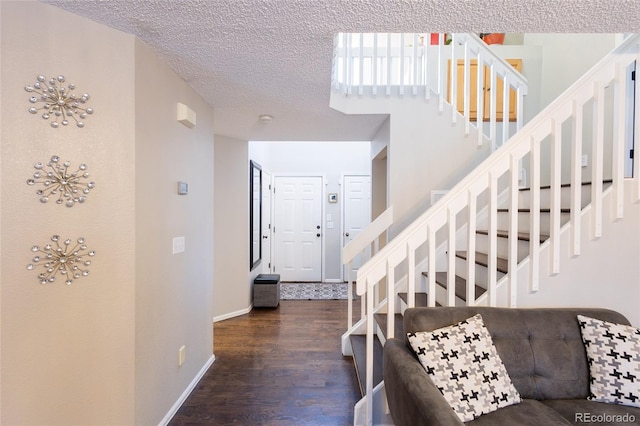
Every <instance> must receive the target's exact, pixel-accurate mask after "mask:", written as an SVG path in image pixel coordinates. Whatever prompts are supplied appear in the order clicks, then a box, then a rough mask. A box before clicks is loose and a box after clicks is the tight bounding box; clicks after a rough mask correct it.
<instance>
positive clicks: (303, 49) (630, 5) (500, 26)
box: [43, 0, 640, 141]
mask: <svg viewBox="0 0 640 426" xmlns="http://www.w3.org/2000/svg"><path fill="white" fill-rule="evenodd" d="M43 2H45V3H50V4H53V5H56V6H58V7H60V8H62V9H65V10H68V11H70V12H73V13H76V14H78V15H81V16H84V17H87V18H90V19H92V20H94V21H97V22H100V23H103V24H106V25H108V26H110V27H113V28H116V29H118V30H121V31H124V32H127V33H130V34H134V35H136V36H137V37H138V38H140V39H141V40H142V41H144V42H145V43H146V44H147V45H148V46H150V47H151V48H152V49H153V50H154V51H155V52H157V54H158V55H159V56H160V57H161V58H162V59H163V60H164V61H165V62H166V63H167V64H169V66H170V67H171V68H172V69H173V70H174V71H175V72H176V73H177V74H178V75H180V76H181V77H182V78H183V79H184V80H185V81H186V82H188V83H189V85H190V86H191V87H193V88H194V89H195V90H196V91H197V92H198V93H199V94H200V95H201V96H202V97H203V98H204V99H205V100H206V101H207V103H209V105H211V106H212V107H214V109H215V128H216V133H219V134H223V135H227V136H233V137H237V138H240V139H244V140H345V141H348V140H370V139H371V137H372V136H373V134H374V133H375V131H376V130H377V128H378V126H379V125H380V124H381V122H382V120H383V118H382V117H379V116H346V115H344V114H342V113H339V112H337V111H334V110H332V109H330V108H329V93H330V73H331V60H332V58H331V56H332V50H333V35H334V34H335V33H337V32H403V31H404V32H437V31H460V32H462V31H477V32H479V31H483V32H485V31H501V32H574V33H578V32H640V31H639V30H640V1H638V0H604V1H603V0H483V1H481V0H422V1H417V0H323V1H321V0H43ZM260 114H271V115H273V116H274V117H275V118H274V120H273V121H272V122H271V123H266V124H265V123H261V122H259V120H258V116H259V115H260Z"/></svg>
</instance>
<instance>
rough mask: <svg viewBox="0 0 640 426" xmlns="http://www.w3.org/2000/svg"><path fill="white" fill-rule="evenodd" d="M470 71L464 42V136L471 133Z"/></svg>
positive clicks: (466, 47) (467, 51)
mask: <svg viewBox="0 0 640 426" xmlns="http://www.w3.org/2000/svg"><path fill="white" fill-rule="evenodd" d="M470 70H471V60H470V58H469V44H468V43H467V42H466V41H465V43H464V76H463V78H464V87H463V88H462V89H463V94H464V96H463V99H464V106H463V108H464V134H465V135H468V134H469V132H470V131H471V127H470V125H469V123H470V121H469V109H470V107H471V105H470V103H471V78H470Z"/></svg>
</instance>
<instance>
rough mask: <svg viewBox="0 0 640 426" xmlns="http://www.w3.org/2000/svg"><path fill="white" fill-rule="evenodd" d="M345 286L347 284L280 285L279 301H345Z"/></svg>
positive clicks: (287, 283)
mask: <svg viewBox="0 0 640 426" xmlns="http://www.w3.org/2000/svg"><path fill="white" fill-rule="evenodd" d="M347 285H348V284H347V283H295V282H294V283H290V282H286V283H280V299H281V300H342V299H345V300H346V299H347Z"/></svg>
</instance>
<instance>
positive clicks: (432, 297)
mask: <svg viewBox="0 0 640 426" xmlns="http://www.w3.org/2000/svg"><path fill="white" fill-rule="evenodd" d="M427 243H428V246H427V247H428V248H427V256H428V261H429V267H428V271H429V272H428V276H427V306H430V307H434V306H436V230H435V229H434V227H433V225H428V226H427Z"/></svg>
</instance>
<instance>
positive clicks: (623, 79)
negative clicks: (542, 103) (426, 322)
mask: <svg viewBox="0 0 640 426" xmlns="http://www.w3.org/2000/svg"><path fill="white" fill-rule="evenodd" d="M454 40H455V36H454ZM465 51H466V50H465ZM467 58H468V56H467ZM454 59H455V56H454ZM639 59H640V36H637V35H636V36H632V37H629V38H628V39H627V40H625V41H624V42H623V43H622V44H621V45H620V46H619V47H617V48H616V49H615V50H614V51H613V52H612V53H611V54H609V55H608V56H606V57H605V58H604V59H603V60H601V61H600V62H599V63H598V64H597V65H596V66H595V67H593V68H592V69H591V70H590V71H588V72H587V73H586V74H585V75H584V76H583V77H582V78H580V79H579V80H578V81H577V82H576V83H575V84H574V85H572V86H571V87H570V88H569V89H568V90H567V91H565V92H564V93H563V94H562V95H561V96H560V97H559V98H558V99H556V100H555V101H554V102H552V103H551V104H550V105H549V106H548V107H546V108H545V109H544V110H543V111H542V112H541V113H540V114H538V115H537V116H536V117H535V118H534V119H532V120H531V121H530V122H529V123H528V124H527V125H525V126H524V127H523V128H522V129H521V131H519V132H518V133H516V134H515V136H513V137H512V138H511V139H510V140H509V143H507V144H504V145H503V146H501V147H500V148H499V149H498V150H497V151H496V152H494V153H493V154H492V155H491V156H490V157H489V158H488V159H487V160H486V161H484V162H483V163H482V164H481V165H480V166H479V167H478V168H476V169H475V170H474V171H473V172H471V173H470V174H469V175H468V176H466V177H465V178H464V179H462V181H460V182H459V183H458V184H457V185H456V186H454V188H452V189H451V190H450V191H449V192H448V193H447V194H446V195H445V196H444V197H443V198H441V199H440V200H439V201H438V202H436V204H435V205H433V206H432V207H431V208H430V209H429V210H427V211H426V212H425V213H423V214H422V215H421V216H420V217H419V218H418V219H417V220H415V221H414V222H413V223H412V224H411V225H410V226H408V227H407V228H406V229H405V230H403V231H402V232H401V233H400V234H398V235H397V236H396V237H395V238H394V239H393V240H392V241H391V242H389V243H388V244H387V245H386V246H385V247H384V248H383V249H382V250H380V252H379V253H378V254H377V255H376V256H374V257H373V258H372V259H371V260H369V261H368V262H367V263H366V264H364V265H362V266H361V267H360V269H359V270H358V272H357V279H356V286H357V287H356V289H357V294H358V295H365V294H366V301H367V317H366V336H367V338H366V340H367V343H366V344H367V351H368V354H367V373H366V387H365V389H366V396H365V398H366V406H367V408H366V413H367V414H366V417H367V423H368V424H371V421H372V420H371V419H372V418H373V417H372V416H373V399H372V398H373V357H372V356H371V355H370V354H372V353H373V342H374V339H373V336H374V334H375V328H376V327H375V320H374V317H373V314H374V309H373V308H374V306H373V302H374V300H373V294H374V292H375V289H376V287H377V286H378V283H380V282H382V281H386V283H387V289H388V293H387V309H388V312H387V315H388V318H389V319H391V318H393V315H394V313H395V312H394V308H393V304H392V303H388V302H389V301H391V300H394V299H395V297H396V292H397V290H396V286H395V283H396V282H397V280H396V277H395V276H394V274H395V271H396V267H398V266H399V265H401V264H403V265H405V266H406V268H405V270H406V274H407V276H406V282H407V286H408V298H407V300H408V305H409V306H413V305H414V300H415V299H414V294H415V286H416V281H417V280H416V267H415V265H416V262H417V261H420V262H425V263H426V264H427V265H428V268H427V269H428V271H429V273H428V278H427V285H426V287H427V288H426V292H427V304H428V306H435V303H436V296H435V295H436V281H435V279H436V274H435V273H433V272H435V270H436V261H435V259H436V247H437V244H436V243H437V242H438V244H440V242H442V238H443V235H444V236H445V237H444V238H445V240H446V241H444V242H445V243H446V244H447V245H448V247H447V248H448V250H447V254H446V257H447V259H446V264H447V283H446V295H445V297H444V298H442V300H439V302H440V303H442V304H444V305H450V306H451V305H454V304H456V296H455V291H454V290H455V276H456V261H455V257H456V244H457V242H456V240H458V241H461V240H462V241H465V245H466V250H467V251H468V257H467V262H466V266H465V268H466V269H467V270H466V271H464V274H466V277H467V280H466V282H467V289H466V303H467V304H468V305H473V304H476V303H477V301H478V299H477V297H476V294H475V286H474V284H475V259H474V254H475V238H476V230H477V227H478V223H477V219H476V218H477V216H478V212H479V211H480V209H481V208H482V207H486V215H487V216H488V219H487V220H486V222H487V225H488V232H487V234H488V241H489V243H488V253H487V270H488V278H487V284H486V287H487V288H486V295H483V303H485V304H487V305H489V306H496V305H497V298H496V295H497V290H498V277H497V272H496V271H497V266H498V265H497V231H498V225H497V223H498V222H497V216H498V208H499V202H498V200H499V198H500V199H502V198H503V197H504V198H505V200H506V201H507V203H508V213H507V214H508V216H509V221H508V252H509V259H510V261H509V262H508V272H507V275H506V277H505V278H503V279H502V280H501V281H500V283H501V284H500V285H501V286H503V285H504V286H506V291H507V294H508V296H507V299H506V300H507V306H510V307H515V306H517V304H518V293H517V288H518V285H517V277H518V274H517V273H516V272H517V269H516V268H517V266H518V262H517V260H516V259H517V253H518V229H519V227H518V221H519V215H518V207H519V205H518V199H519V185H518V179H519V170H520V162H523V163H524V164H528V165H529V168H530V170H529V173H530V187H531V191H530V194H531V195H530V200H529V203H530V210H531V213H530V215H529V219H528V221H529V223H528V226H529V229H530V231H529V232H530V234H531V235H530V245H529V257H528V262H529V276H528V285H529V289H530V291H538V280H539V277H540V274H541V273H543V271H540V269H541V268H540V250H541V248H540V210H541V208H540V189H541V177H542V169H541V164H542V163H543V160H542V158H543V154H544V155H545V157H546V156H548V158H549V160H548V162H547V161H545V165H546V164H550V171H549V175H548V176H549V183H550V185H549V191H550V199H551V208H550V211H549V215H550V226H549V240H548V244H549V247H550V253H551V259H552V260H551V262H550V265H552V266H551V268H550V269H551V270H550V271H549V273H550V274H558V273H559V271H560V269H559V268H560V229H561V227H560V224H561V222H560V220H561V219H560V218H561V207H560V191H561V176H562V170H563V169H565V171H566V170H568V171H569V173H568V174H569V175H570V176H571V178H570V184H571V197H570V198H571V205H570V210H571V214H570V218H569V225H568V226H570V227H571V244H570V247H569V250H571V253H572V255H573V256H577V255H579V254H580V247H581V243H582V242H581V233H580V230H581V224H580V220H581V216H582V215H581V214H580V212H581V210H582V200H581V186H582V182H583V177H582V168H581V165H582V161H581V160H582V154H583V144H584V145H586V146H589V145H591V151H590V155H591V169H592V170H591V176H590V177H589V178H585V180H589V181H591V183H592V186H591V188H592V189H591V209H590V215H591V217H590V222H591V229H592V232H591V235H592V238H594V239H596V238H599V237H600V236H601V235H602V221H603V214H602V212H603V207H604V198H603V180H604V178H611V189H610V190H611V191H612V192H611V197H608V198H607V200H611V208H612V212H613V214H612V218H613V220H617V219H620V218H622V217H623V215H624V201H623V200H624V198H623V197H624V184H625V182H624V181H625V177H624V147H625V128H626V126H627V122H628V121H629V120H633V122H635V123H638V122H640V121H639V120H638V118H639V117H640V108H636V109H635V115H630V116H628V115H627V114H625V109H626V102H627V96H628V95H627V90H626V87H627V81H628V77H627V75H628V71H629V69H630V67H633V66H635V63H636V61H637V60H639ZM498 68H499V67H498V66H494V70H495V72H496V73H498V72H499V71H497V69H498ZM492 73H493V71H492ZM507 79H508V77H507ZM635 102H636V103H637V104H638V105H640V91H636V94H635ZM609 105H611V106H612V110H613V113H612V114H611V113H610V111H608V110H609V108H608V106H609ZM585 116H586V117H588V118H585ZM569 129H570V131H569ZM638 131H639V129H638V128H637V127H635V135H636V140H638V136H639V135H640V133H638ZM564 144H567V145H570V150H569V149H565V150H563V149H562V146H563V145H564ZM543 146H544V148H543ZM567 148H568V147H567ZM563 152H570V155H569V158H564V157H563V156H562V155H563V154H562V153H563ZM638 157H640V156H636V158H635V159H634V162H635V163H634V167H635V170H636V171H637V170H640V160H639V158H638ZM605 171H606V174H607V175H608V174H609V173H610V176H605ZM546 177H547V176H546V175H545V178H546ZM632 184H633V185H634V189H633V199H634V201H635V202H638V201H640V179H639V178H638V173H637V172H636V176H635V177H634V178H633V183H632ZM499 195H500V197H499ZM462 218H464V219H462ZM463 225H464V226H463ZM460 232H464V238H462V239H461V238H460ZM456 237H457V238H456ZM437 238H440V241H438V240H437ZM417 253H423V255H422V256H423V257H421V258H420V259H416V257H417ZM461 272H462V271H461ZM458 303H459V301H458ZM389 333H390V335H391V336H392V335H393V328H392V327H390V329H389Z"/></svg>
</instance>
